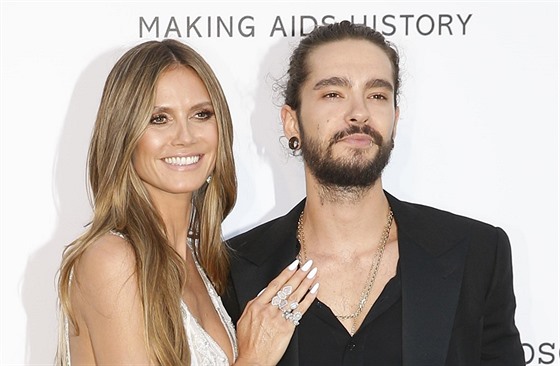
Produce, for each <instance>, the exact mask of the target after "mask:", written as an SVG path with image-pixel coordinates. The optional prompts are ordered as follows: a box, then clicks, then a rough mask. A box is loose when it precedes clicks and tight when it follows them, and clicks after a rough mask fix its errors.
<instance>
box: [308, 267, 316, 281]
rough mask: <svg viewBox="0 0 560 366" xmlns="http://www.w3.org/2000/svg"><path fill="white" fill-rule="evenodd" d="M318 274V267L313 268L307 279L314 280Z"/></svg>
mask: <svg viewBox="0 0 560 366" xmlns="http://www.w3.org/2000/svg"><path fill="white" fill-rule="evenodd" d="M316 274H317V267H315V268H313V269H312V270H311V272H309V273H308V274H307V278H309V279H312V278H313V277H315V275H316Z"/></svg>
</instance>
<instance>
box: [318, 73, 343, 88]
mask: <svg viewBox="0 0 560 366" xmlns="http://www.w3.org/2000/svg"><path fill="white" fill-rule="evenodd" d="M328 86H343V87H347V86H350V80H348V79H346V78H342V77H339V76H333V77H331V78H328V79H321V80H319V81H318V82H317V83H316V84H315V86H313V90H320V89H323V88H326V87H328Z"/></svg>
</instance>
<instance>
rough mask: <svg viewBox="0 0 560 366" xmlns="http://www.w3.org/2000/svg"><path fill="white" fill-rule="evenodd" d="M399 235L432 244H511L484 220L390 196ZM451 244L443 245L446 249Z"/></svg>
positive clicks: (505, 235)
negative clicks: (464, 242)
mask: <svg viewBox="0 0 560 366" xmlns="http://www.w3.org/2000/svg"><path fill="white" fill-rule="evenodd" d="M388 198H389V201H390V202H391V204H392V207H393V212H394V214H395V219H396V221H397V225H399V233H401V234H403V235H406V236H408V237H411V238H415V239H416V240H419V241H422V242H424V243H425V244H426V245H433V244H428V243H458V242H461V241H463V240H464V239H467V241H466V242H478V243H497V242H504V243H507V242H508V239H507V234H506V233H505V232H504V230H502V229H501V228H499V227H496V226H494V225H492V224H489V223H486V222H483V221H481V220H478V219H475V218H472V217H467V216H464V215H461V214H457V213H454V212H451V211H447V210H444V209H441V208H436V207H432V206H428V205H425V204H419V203H411V202H406V201H400V200H398V199H396V198H394V197H392V196H390V195H388ZM447 245H448V244H445V245H444V244H442V248H440V249H442V250H443V248H444V247H446V246H447Z"/></svg>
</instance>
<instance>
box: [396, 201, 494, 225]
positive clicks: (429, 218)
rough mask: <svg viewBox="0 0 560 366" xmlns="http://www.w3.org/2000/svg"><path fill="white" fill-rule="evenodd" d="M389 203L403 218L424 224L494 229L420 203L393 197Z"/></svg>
mask: <svg viewBox="0 0 560 366" xmlns="http://www.w3.org/2000/svg"><path fill="white" fill-rule="evenodd" d="M390 201H393V202H392V203H393V205H392V206H393V210H397V211H398V213H397V214H399V213H400V214H401V216H403V217H405V218H406V219H411V220H420V221H421V222H426V223H428V222H432V223H437V222H441V223H444V224H445V225H446V226H449V225H458V226H474V227H479V228H486V229H490V228H495V227H494V226H493V225H491V224H489V223H486V222H483V221H480V220H479V219H476V218H473V217H468V216H465V215H462V214H459V213H456V212H452V211H448V210H445V209H442V208H438V207H433V206H429V205H426V204H422V203H416V202H408V201H400V200H397V199H396V198H394V197H391V198H390ZM395 203H396V204H395ZM395 206H396V207H395Z"/></svg>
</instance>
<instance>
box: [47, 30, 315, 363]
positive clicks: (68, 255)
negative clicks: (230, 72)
mask: <svg viewBox="0 0 560 366" xmlns="http://www.w3.org/2000/svg"><path fill="white" fill-rule="evenodd" d="M88 174H89V183H90V186H91V194H92V202H93V218H92V221H91V224H90V225H89V227H88V229H87V231H86V232H85V233H84V234H83V235H82V236H81V237H79V238H78V239H77V240H75V241H74V242H73V243H71V244H70V245H69V246H68V247H67V248H66V249H65V251H64V255H63V261H62V265H61V268H60V273H59V298H60V309H61V314H60V319H61V331H60V340H59V348H58V354H57V364H59V365H70V364H73V365H81V364H88V365H91V364H97V365H102V364H113V365H115V364H129V365H130V364H159V365H173V366H176V365H230V364H236V365H243V364H258V365H268V364H274V363H276V362H277V361H278V360H279V359H280V357H281V356H282V354H283V353H284V351H285V349H286V347H287V345H288V343H289V340H290V338H291V336H292V334H293V331H294V327H295V326H296V325H297V324H298V320H299V318H300V317H301V314H302V313H304V312H305V310H307V308H308V307H309V305H310V304H311V302H312V301H313V299H314V298H315V296H316V292H317V287H318V283H316V278H315V275H316V269H311V263H307V264H306V265H302V266H301V268H300V269H299V270H298V269H297V261H295V262H294V263H292V265H290V266H289V267H288V268H286V269H285V270H284V271H283V272H282V273H281V274H280V275H279V276H278V277H277V278H276V279H275V280H273V281H272V282H271V283H270V284H269V286H267V288H266V289H265V290H263V292H262V293H261V294H260V295H259V296H257V298H255V299H254V300H253V301H251V302H250V303H249V304H248V306H247V308H246V309H245V312H244V313H243V315H242V317H241V319H240V320H239V322H238V324H237V336H236V334H235V330H234V327H233V325H232V324H231V320H230V317H229V316H228V314H227V313H226V312H225V310H224V307H223V305H222V302H221V299H220V297H219V296H218V294H220V293H223V291H224V289H225V287H226V283H227V276H228V269H229V268H228V264H229V262H228V253H227V248H226V247H225V246H224V243H223V240H222V233H221V223H222V221H223V219H224V218H225V217H226V215H227V214H228V213H229V212H230V211H231V209H232V207H233V205H234V202H235V198H236V178H235V167H234V161H233V154H232V123H231V117H230V113H229V108H228V105H227V103H226V100H225V97H224V94H223V91H222V89H221V87H220V84H219V82H218V80H217V79H216V77H215V75H214V73H213V72H212V70H211V68H210V67H209V66H208V64H207V63H206V62H205V61H204V59H203V58H202V57H201V56H200V55H199V54H198V53H196V52H195V51H194V50H193V49H191V48H190V47H188V46H186V45H184V44H182V43H180V42H178V41H173V40H164V41H162V42H158V41H149V42H145V43H143V44H140V45H138V46H136V47H134V48H133V49H131V50H129V51H128V52H126V53H125V54H124V55H123V56H122V57H121V58H120V59H119V61H118V62H117V63H116V65H115V66H114V68H113V69H112V71H111V73H110V74H109V76H108V79H107V81H106V84H105V88H104V90H103V96H102V99H101V104H100V106H99V111H98V115H97V120H96V123H95V127H94V131H93V136H92V140H91V144H90V148H89V155H88Z"/></svg>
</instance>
